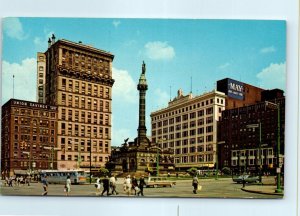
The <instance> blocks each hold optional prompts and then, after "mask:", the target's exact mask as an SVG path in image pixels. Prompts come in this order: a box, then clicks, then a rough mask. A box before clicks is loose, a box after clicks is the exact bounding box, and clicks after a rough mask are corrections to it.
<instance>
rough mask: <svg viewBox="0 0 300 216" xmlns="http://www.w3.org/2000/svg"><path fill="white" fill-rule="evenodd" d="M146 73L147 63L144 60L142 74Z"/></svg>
mask: <svg viewBox="0 0 300 216" xmlns="http://www.w3.org/2000/svg"><path fill="white" fill-rule="evenodd" d="M145 73H146V64H145V62H144V61H143V65H142V74H145Z"/></svg>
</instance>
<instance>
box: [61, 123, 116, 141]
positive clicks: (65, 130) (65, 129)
mask: <svg viewBox="0 0 300 216" xmlns="http://www.w3.org/2000/svg"><path fill="white" fill-rule="evenodd" d="M60 132H61V134H62V135H64V134H68V135H75V136H83V137H89V136H91V137H97V138H105V139H109V138H110V127H101V126H90V125H78V124H71V123H64V122H62V123H61V128H60Z"/></svg>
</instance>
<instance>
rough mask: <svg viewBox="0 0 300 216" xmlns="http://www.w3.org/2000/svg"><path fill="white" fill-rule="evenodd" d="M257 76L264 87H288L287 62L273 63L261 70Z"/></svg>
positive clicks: (283, 88)
mask: <svg viewBox="0 0 300 216" xmlns="http://www.w3.org/2000/svg"><path fill="white" fill-rule="evenodd" d="M256 77H257V78H258V79H259V82H260V86H261V87H262V88H264V89H273V88H279V89H282V90H285V89H286V63H285V62H284V63H271V64H270V65H269V66H268V67H266V68H264V69H263V70H262V71H261V72H259V73H258V74H257V75H256Z"/></svg>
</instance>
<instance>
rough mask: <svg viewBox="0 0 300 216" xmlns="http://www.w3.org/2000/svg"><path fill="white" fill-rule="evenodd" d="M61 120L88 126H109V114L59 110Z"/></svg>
mask: <svg viewBox="0 0 300 216" xmlns="http://www.w3.org/2000/svg"><path fill="white" fill-rule="evenodd" d="M61 119H62V120H68V121H74V122H82V123H89V124H90V123H93V124H99V125H110V114H102V113H96V112H88V111H79V110H73V109H61Z"/></svg>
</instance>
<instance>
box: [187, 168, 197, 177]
mask: <svg viewBox="0 0 300 216" xmlns="http://www.w3.org/2000/svg"><path fill="white" fill-rule="evenodd" d="M187 172H188V173H189V174H190V175H191V176H194V175H196V174H197V168H196V167H192V168H189V169H188V170H187Z"/></svg>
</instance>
